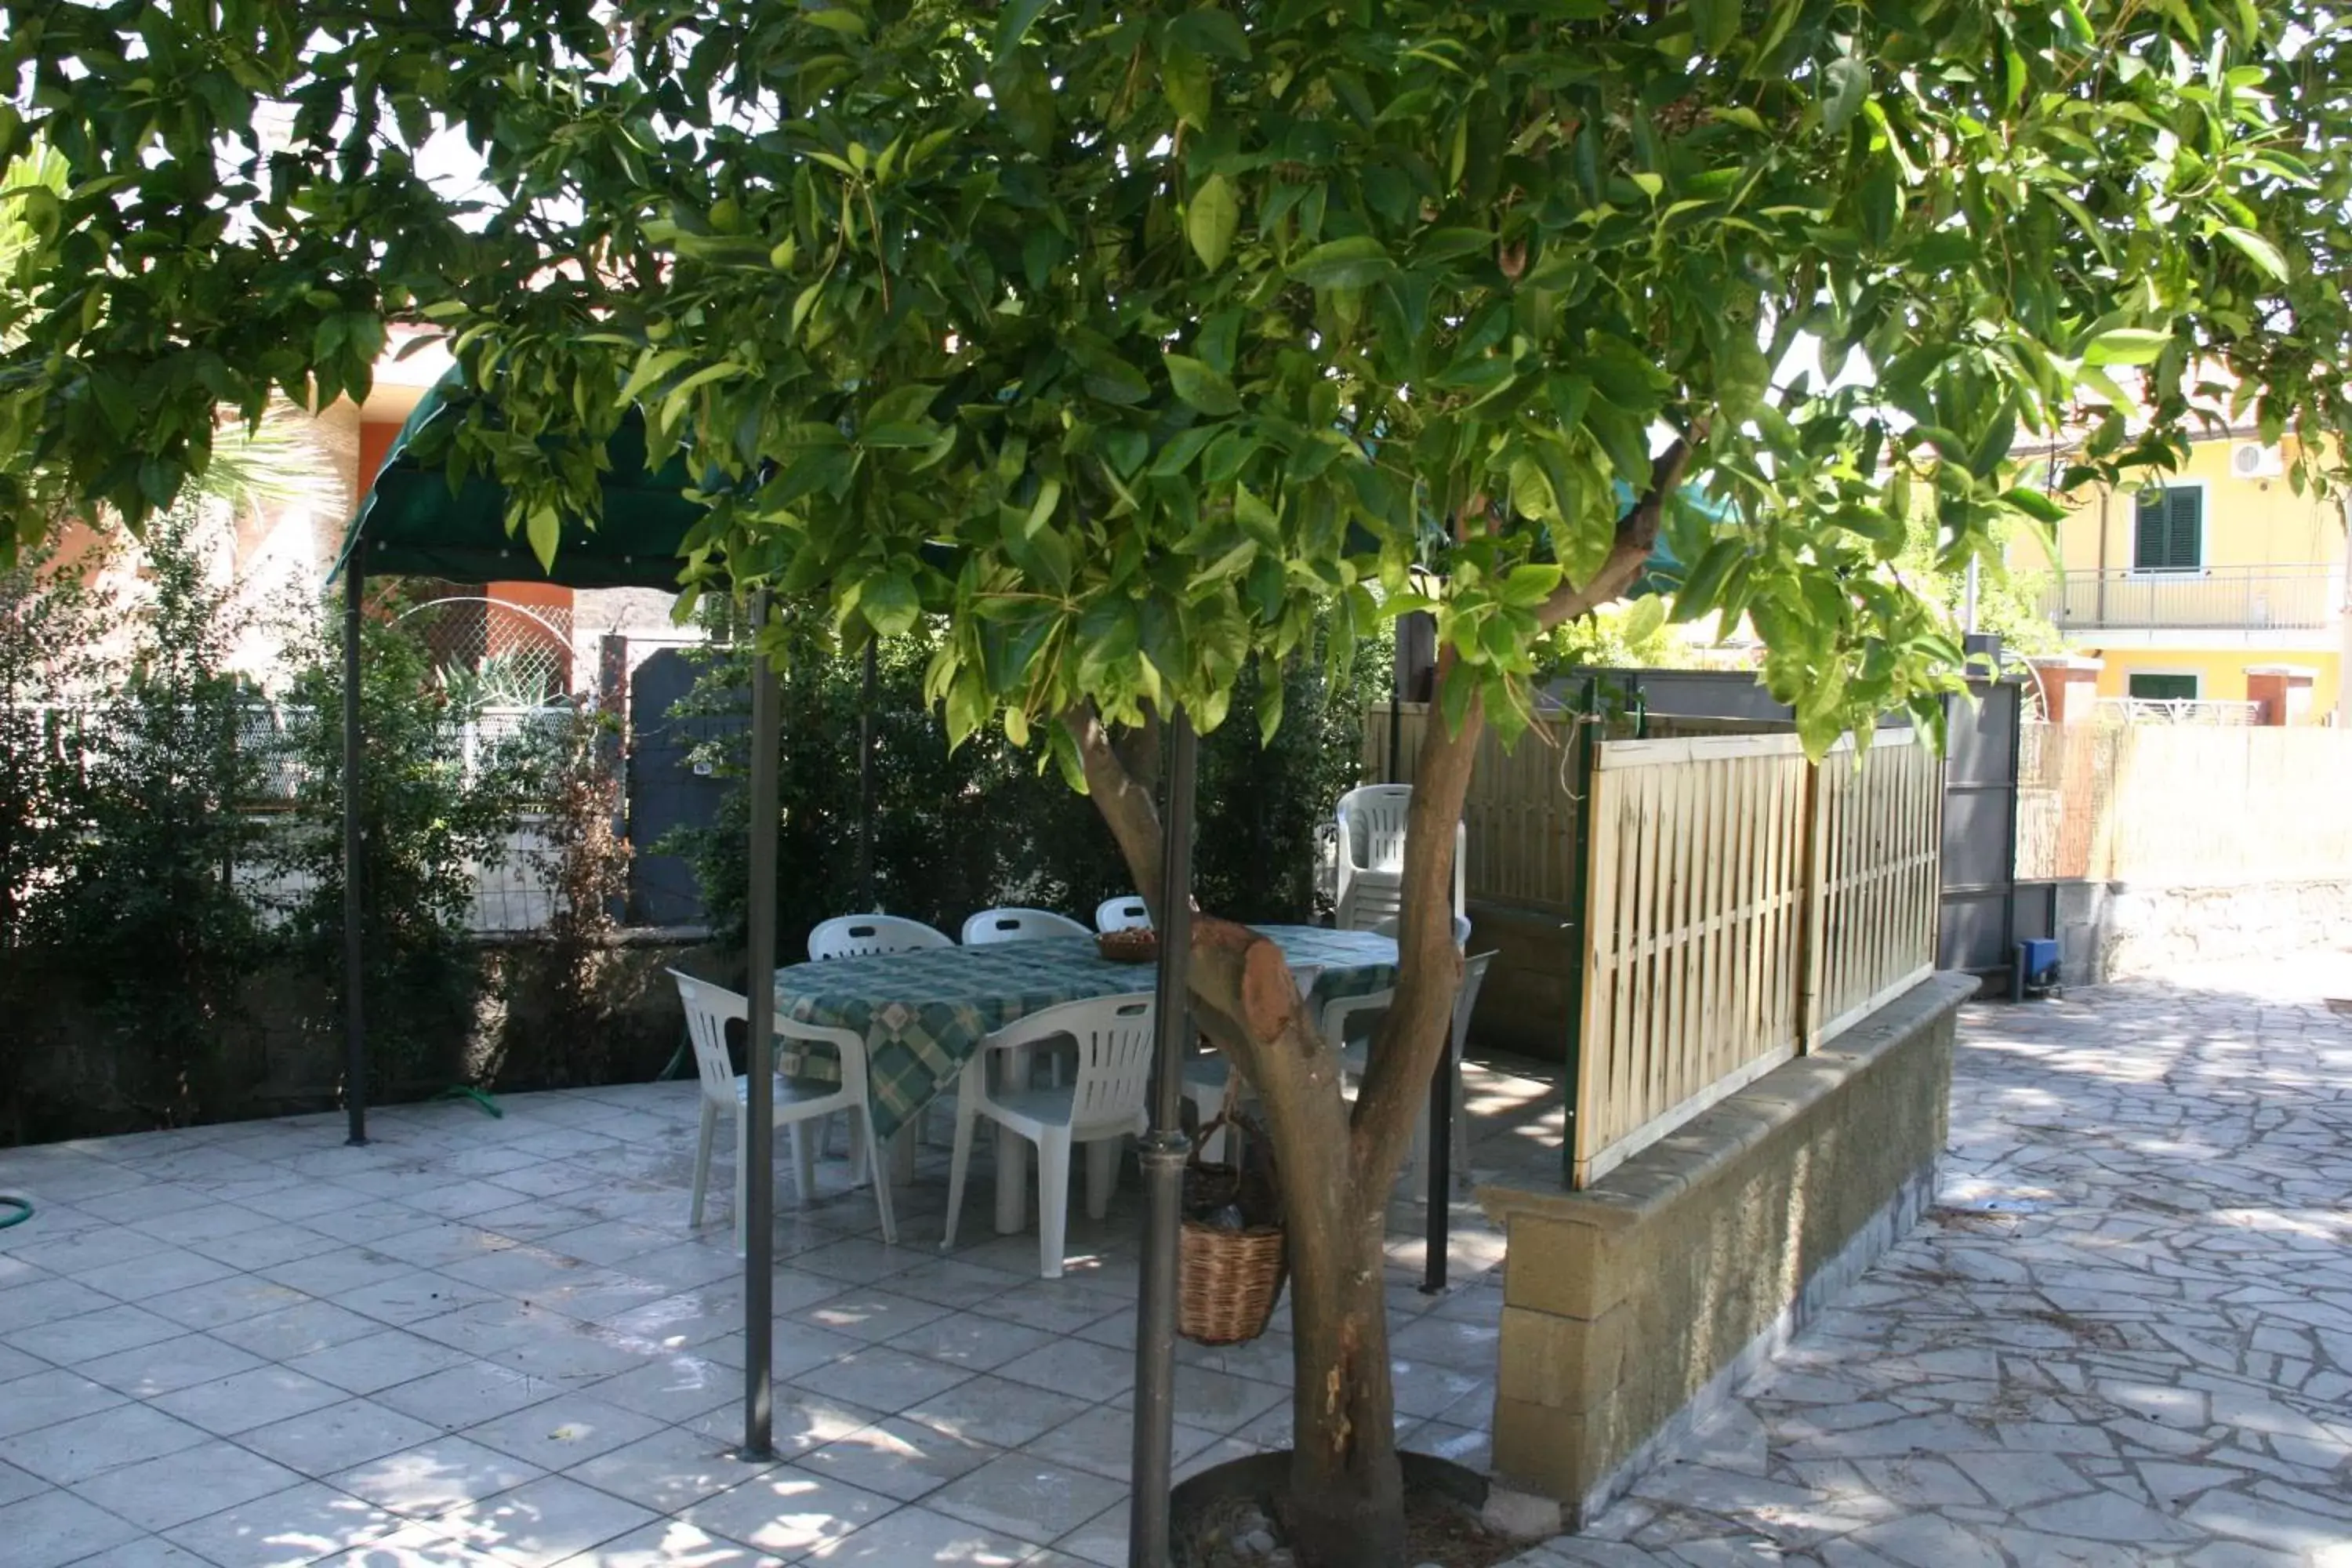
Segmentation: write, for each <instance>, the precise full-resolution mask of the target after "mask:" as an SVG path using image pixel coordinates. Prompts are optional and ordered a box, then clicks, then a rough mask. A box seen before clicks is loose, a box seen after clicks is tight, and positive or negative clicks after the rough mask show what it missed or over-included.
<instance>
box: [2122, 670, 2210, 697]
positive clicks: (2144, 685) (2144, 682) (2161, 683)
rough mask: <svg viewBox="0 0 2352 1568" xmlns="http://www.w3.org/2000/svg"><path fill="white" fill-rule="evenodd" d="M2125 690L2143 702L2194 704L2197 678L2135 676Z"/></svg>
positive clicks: (2187, 676)
mask: <svg viewBox="0 0 2352 1568" xmlns="http://www.w3.org/2000/svg"><path fill="white" fill-rule="evenodd" d="M2125 689H2126V690H2127V691H2129V692H2130V693H2131V694H2132V695H2133V696H2134V697H2136V698H2137V699H2139V700H2141V701H2143V702H2194V701H2196V700H2197V678H2196V677H2195V676H2193V675H2135V676H2133V677H2131V678H2130V679H2129V681H2128V682H2127V684H2126V687H2125Z"/></svg>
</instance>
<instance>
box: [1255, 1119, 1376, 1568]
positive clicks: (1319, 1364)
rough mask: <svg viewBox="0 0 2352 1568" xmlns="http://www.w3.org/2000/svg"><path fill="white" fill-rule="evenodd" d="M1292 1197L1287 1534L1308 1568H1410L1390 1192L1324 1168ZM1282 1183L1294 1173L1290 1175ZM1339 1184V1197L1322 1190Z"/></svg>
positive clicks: (1333, 1166) (1340, 1166) (1332, 1165)
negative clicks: (1391, 1302)
mask: <svg viewBox="0 0 2352 1568" xmlns="http://www.w3.org/2000/svg"><path fill="white" fill-rule="evenodd" d="M1316 1163H1317V1164H1318V1165H1319V1166H1320V1167H1322V1168H1321V1169H1318V1170H1317V1171H1315V1172H1314V1173H1313V1174H1314V1175H1315V1176H1316V1177H1318V1178H1320V1180H1317V1181H1315V1182H1312V1183H1307V1182H1300V1181H1296V1180H1291V1181H1288V1184H1286V1187H1285V1189H1284V1195H1285V1197H1286V1202H1287V1210H1286V1212H1287V1217H1288V1221H1289V1226H1290V1255H1291V1271H1290V1326H1291V1332H1292V1334H1293V1336H1294V1346H1293V1352H1292V1362H1291V1365H1292V1373H1293V1377H1294V1380H1295V1381H1294V1384H1293V1387H1292V1390H1291V1425H1292V1428H1293V1432H1294V1436H1293V1437H1292V1447H1291V1458H1290V1513H1289V1527H1290V1528H1289V1534H1290V1545H1291V1549H1292V1551H1293V1552H1295V1553H1296V1555H1297V1560H1298V1561H1299V1563H1302V1564H1305V1565H1306V1568H1404V1562H1405V1556H1404V1479H1403V1475H1402V1471H1401V1470H1400V1468H1399V1467H1398V1462H1397V1449H1396V1426H1395V1395H1394V1392H1393V1389H1392V1385H1391V1379H1390V1373H1389V1327H1388V1302H1387V1299H1386V1296H1385V1294H1384V1284H1383V1279H1382V1268H1383V1265H1384V1264H1385V1262H1386V1260H1387V1259H1386V1254H1385V1251H1384V1249H1383V1247H1382V1243H1383V1242H1384V1240H1385V1239H1386V1237H1387V1231H1388V1205H1387V1202H1386V1199H1387V1191H1386V1189H1385V1187H1383V1188H1382V1189H1381V1190H1380V1191H1379V1192H1377V1193H1367V1192H1366V1191H1365V1190H1364V1187H1363V1184H1361V1183H1359V1182H1356V1181H1354V1180H1352V1179H1351V1173H1349V1172H1348V1171H1347V1170H1346V1167H1347V1166H1349V1164H1350V1163H1352V1162H1350V1161H1348V1160H1345V1159H1339V1160H1325V1161H1318V1162H1316ZM1285 1174H1286V1178H1287V1177H1288V1175H1289V1173H1288V1172H1286V1173H1285ZM1332 1178H1337V1179H1338V1182H1339V1185H1338V1188H1337V1190H1336V1191H1335V1190H1333V1189H1332V1188H1331V1187H1330V1186H1328V1185H1325V1184H1323V1183H1324V1181H1328V1180H1330V1179H1332Z"/></svg>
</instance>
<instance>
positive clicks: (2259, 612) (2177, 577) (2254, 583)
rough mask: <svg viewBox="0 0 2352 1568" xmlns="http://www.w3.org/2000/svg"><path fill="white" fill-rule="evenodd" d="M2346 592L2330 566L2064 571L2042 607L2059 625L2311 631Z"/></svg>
mask: <svg viewBox="0 0 2352 1568" xmlns="http://www.w3.org/2000/svg"><path fill="white" fill-rule="evenodd" d="M2342 598H2343V579H2342V578H2341V577H2340V576H2339V575H2338V574H2336V573H2335V572H2334V571H2331V570H2330V569H2329V568H2327V567H2325V566H2212V567H2208V568H2207V569H2205V570H2204V571H2201V572H2122V571H2108V572H2067V573H2063V574H2060V576H2059V577H2058V579H2057V581H2055V582H2053V584H2051V585H2050V586H2049V588H2048V589H2047V590H2045V591H2044V593H2043V595H2042V615H2043V616H2046V617H2048V618H2049V619H2050V620H2052V621H2053V622H2055V623H2056V624H2057V626H2058V628H2059V629H2060V630H2061V631H2094V630H2098V631H2154V630H2158V629H2159V628H2161V629H2166V630H2170V629H2174V628H2179V627H2203V628H2209V629H2213V630H2245V631H2252V630H2258V629H2260V630H2273V631H2313V630H2316V629H2318V628H2320V627H2322V626H2326V625H2328V624H2329V621H2330V620H2331V618H2332V617H2333V616H2334V615H2335V612H2336V605H2338V604H2339V603H2340V602H2341V601H2342Z"/></svg>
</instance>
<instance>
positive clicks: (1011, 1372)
mask: <svg viewBox="0 0 2352 1568" xmlns="http://www.w3.org/2000/svg"><path fill="white" fill-rule="evenodd" d="M996 1375H997V1376H999V1377H1003V1378H1009V1379H1011V1380H1012V1381H1013V1382H1015V1383H1025V1384H1030V1385H1031V1386H1033V1387H1036V1388H1045V1389H1052V1390H1054V1391H1055V1392H1057V1393H1061V1394H1074V1395H1076V1397H1078V1398H1080V1399H1084V1400H1087V1401H1089V1402H1093V1401H1098V1400H1104V1399H1108V1398H1110V1397H1111V1396H1112V1395H1114V1394H1118V1392H1119V1391H1120V1390H1122V1389H1127V1390H1130V1391H1131V1390H1132V1389H1133V1388H1134V1386H1135V1352H1132V1351H1122V1350H1114V1349H1113V1348H1111V1347H1110V1346H1108V1345H1098V1344H1094V1343H1091V1342H1087V1341H1086V1340H1076V1339H1057V1340H1054V1341H1052V1342H1049V1343H1047V1344H1045V1345H1042V1346H1040V1347H1039V1348H1037V1349H1036V1350H1034V1351H1031V1352H1029V1353H1028V1354H1027V1355H1024V1356H1016V1357H1014V1358H1013V1360H1011V1361H1009V1362H1006V1363H1004V1364H1003V1366H1000V1367H998V1368H997V1369H996Z"/></svg>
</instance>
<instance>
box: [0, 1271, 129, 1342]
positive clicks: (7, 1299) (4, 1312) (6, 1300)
mask: <svg viewBox="0 0 2352 1568" xmlns="http://www.w3.org/2000/svg"><path fill="white" fill-rule="evenodd" d="M120 1304H121V1303H119V1302H118V1301H116V1300H115V1299H114V1298H113V1297H111V1296H110V1295H108V1294H107V1293H106V1292H105V1291H103V1290H98V1289H91V1288H90V1287H89V1286H88V1285H84V1284H82V1283H81V1282H80V1281H79V1280H75V1279H66V1278H64V1277H63V1276H61V1275H58V1276H48V1277H46V1278H43V1279H34V1280H32V1281H30V1282H28V1283H26V1284H22V1285H12V1286H10V1287H9V1288H8V1289H5V1290H0V1334H6V1335H9V1336H10V1337H12V1338H13V1337H15V1336H16V1335H19V1334H21V1333H23V1332H24V1331H26V1330H27V1329H31V1328H37V1327H38V1326H39V1325H41V1324H43V1323H48V1322H55V1321H58V1319H61V1318H72V1317H77V1316H79V1315H80V1314H82V1313H84V1312H103V1311H106V1310H109V1309H110V1308H113V1307H116V1306H119V1305H120Z"/></svg>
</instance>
